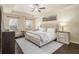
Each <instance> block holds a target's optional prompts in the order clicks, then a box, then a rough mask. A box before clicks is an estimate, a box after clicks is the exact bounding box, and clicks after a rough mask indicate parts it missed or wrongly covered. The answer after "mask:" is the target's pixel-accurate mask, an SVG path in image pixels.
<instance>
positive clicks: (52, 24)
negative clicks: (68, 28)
mask: <svg viewBox="0 0 79 59" xmlns="http://www.w3.org/2000/svg"><path fill="white" fill-rule="evenodd" d="M40 27H46V28H58V27H59V23H58V21H47V22H43V23H42V24H41V25H40Z"/></svg>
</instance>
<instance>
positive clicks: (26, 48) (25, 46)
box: [16, 38, 63, 54]
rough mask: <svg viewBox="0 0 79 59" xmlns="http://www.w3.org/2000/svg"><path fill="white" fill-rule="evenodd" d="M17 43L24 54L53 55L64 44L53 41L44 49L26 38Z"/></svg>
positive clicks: (17, 40)
mask: <svg viewBox="0 0 79 59" xmlns="http://www.w3.org/2000/svg"><path fill="white" fill-rule="evenodd" d="M16 42H17V43H18V44H19V46H20V47H21V49H22V51H23V52H24V54H51V53H53V52H55V51H56V50H57V49H59V48H60V47H61V46H62V45H63V44H62V43H59V42H56V41H53V42H51V43H49V44H47V45H45V46H43V47H42V48H39V47H37V46H36V45H34V44H33V43H31V42H29V41H27V40H25V39H24V38H19V39H16Z"/></svg>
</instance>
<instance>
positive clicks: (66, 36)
mask: <svg viewBox="0 0 79 59" xmlns="http://www.w3.org/2000/svg"><path fill="white" fill-rule="evenodd" d="M57 41H58V42H61V43H65V44H69V43H70V32H64V31H57Z"/></svg>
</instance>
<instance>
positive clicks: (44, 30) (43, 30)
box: [39, 28, 47, 32]
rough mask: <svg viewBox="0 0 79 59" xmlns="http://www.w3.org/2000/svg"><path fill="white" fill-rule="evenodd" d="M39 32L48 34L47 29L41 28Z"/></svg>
mask: <svg viewBox="0 0 79 59" xmlns="http://www.w3.org/2000/svg"><path fill="white" fill-rule="evenodd" d="M39 30H40V31H42V32H47V28H39Z"/></svg>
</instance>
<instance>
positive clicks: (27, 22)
mask: <svg viewBox="0 0 79 59" xmlns="http://www.w3.org/2000/svg"><path fill="white" fill-rule="evenodd" d="M26 29H32V20H26Z"/></svg>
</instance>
